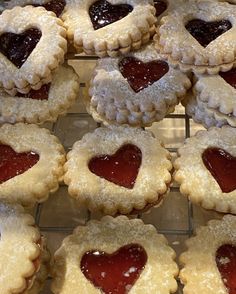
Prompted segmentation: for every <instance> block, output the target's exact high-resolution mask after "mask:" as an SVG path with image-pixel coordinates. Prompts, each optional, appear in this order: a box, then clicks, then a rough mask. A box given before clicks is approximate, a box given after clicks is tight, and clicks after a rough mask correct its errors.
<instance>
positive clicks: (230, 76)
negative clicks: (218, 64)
mask: <svg viewBox="0 0 236 294" xmlns="http://www.w3.org/2000/svg"><path fill="white" fill-rule="evenodd" d="M219 75H220V76H221V77H222V78H223V79H224V80H225V81H226V82H227V83H228V84H230V85H231V86H232V87H234V88H235V89H236V68H232V69H231V70H229V71H226V72H220V73H219Z"/></svg>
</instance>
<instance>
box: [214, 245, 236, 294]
mask: <svg viewBox="0 0 236 294" xmlns="http://www.w3.org/2000/svg"><path fill="white" fill-rule="evenodd" d="M215 258H216V265H217V267H218V270H219V272H220V274H221V278H222V281H223V283H224V285H225V287H226V288H227V290H228V291H227V292H228V293H229V294H236V247H234V246H232V245H230V244H225V245H222V246H221V247H220V248H218V250H217V252H216V257H215Z"/></svg>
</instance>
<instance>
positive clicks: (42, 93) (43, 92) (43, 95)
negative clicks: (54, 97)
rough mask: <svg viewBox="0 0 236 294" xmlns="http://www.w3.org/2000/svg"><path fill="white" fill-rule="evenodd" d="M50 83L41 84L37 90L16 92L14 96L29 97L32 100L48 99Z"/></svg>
mask: <svg viewBox="0 0 236 294" xmlns="http://www.w3.org/2000/svg"><path fill="white" fill-rule="evenodd" d="M50 86H51V84H46V85H43V86H42V87H41V88H40V89H39V90H30V92H29V93H27V94H21V93H19V92H18V93H17V94H16V96H17V97H20V98H30V99H34V100H48V94H49V90H50Z"/></svg>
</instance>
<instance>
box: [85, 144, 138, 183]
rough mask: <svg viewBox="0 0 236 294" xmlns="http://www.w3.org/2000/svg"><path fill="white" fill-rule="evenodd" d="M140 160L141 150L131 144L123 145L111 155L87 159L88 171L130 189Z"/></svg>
mask: <svg viewBox="0 0 236 294" xmlns="http://www.w3.org/2000/svg"><path fill="white" fill-rule="evenodd" d="M141 162H142V152H141V150H140V149H139V148H138V147H137V146H134V145H132V144H126V145H123V146H122V147H121V148H120V149H118V150H117V151H116V153H115V154H113V155H101V156H98V157H94V158H92V159H91V160H90V161H89V164H88V167H89V169H90V171H91V172H92V173H94V174H96V175H97V176H99V177H101V178H104V179H106V180H107V181H110V182H112V183H114V184H116V185H119V186H123V187H125V188H128V189H132V188H133V187H134V184H135V180H136V178H137V175H138V172H139V167H140V165H141Z"/></svg>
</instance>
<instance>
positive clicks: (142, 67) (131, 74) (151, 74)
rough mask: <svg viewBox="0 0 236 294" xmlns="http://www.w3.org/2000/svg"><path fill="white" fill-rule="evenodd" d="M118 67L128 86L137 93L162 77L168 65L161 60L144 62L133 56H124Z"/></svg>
mask: <svg viewBox="0 0 236 294" xmlns="http://www.w3.org/2000/svg"><path fill="white" fill-rule="evenodd" d="M119 69H120V72H121V73H122V75H123V77H124V78H126V79H127V81H128V83H129V84H130V87H131V88H132V89H133V90H134V91H135V92H136V93H137V92H139V91H141V90H143V89H144V88H147V87H148V86H150V85H152V84H153V83H155V82H156V81H158V80H159V79H160V78H161V77H163V76H164V75H165V74H166V73H167V72H168V70H169V66H168V64H167V63H166V62H165V61H162V60H153V61H150V62H146V63H144V62H142V61H141V60H139V59H137V58H135V57H125V58H123V59H122V60H121V61H120V62H119Z"/></svg>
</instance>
